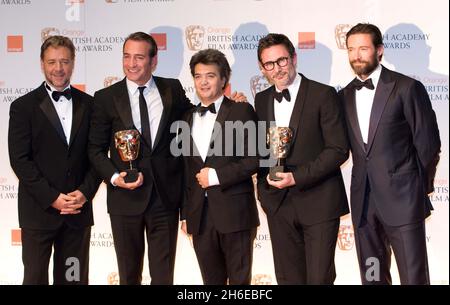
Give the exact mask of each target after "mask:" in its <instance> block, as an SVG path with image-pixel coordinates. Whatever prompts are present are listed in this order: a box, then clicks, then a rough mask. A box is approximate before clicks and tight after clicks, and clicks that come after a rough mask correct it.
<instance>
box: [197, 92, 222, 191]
mask: <svg viewBox="0 0 450 305" xmlns="http://www.w3.org/2000/svg"><path fill="white" fill-rule="evenodd" d="M222 100H223V95H222V96H221V97H219V98H218V99H217V100H216V101H215V102H214V107H215V108H216V113H212V112H211V111H207V112H206V113H205V114H204V115H203V116H200V114H199V113H198V112H194V115H193V117H192V131H191V134H192V139H194V143H195V146H196V147H197V149H198V152H199V154H200V157H201V158H202V160H203V162H204V161H205V160H206V157H207V155H208V151H209V145H210V142H211V136H212V132H213V129H214V123H215V122H216V118H217V114H218V113H219V109H220V106H221V105H222ZM201 105H202V106H206V105H205V104H203V103H201ZM208 182H209V185H210V186H213V185H219V184H220V182H219V178H218V177H217V173H216V170H215V169H214V168H210V169H209V171H208Z"/></svg>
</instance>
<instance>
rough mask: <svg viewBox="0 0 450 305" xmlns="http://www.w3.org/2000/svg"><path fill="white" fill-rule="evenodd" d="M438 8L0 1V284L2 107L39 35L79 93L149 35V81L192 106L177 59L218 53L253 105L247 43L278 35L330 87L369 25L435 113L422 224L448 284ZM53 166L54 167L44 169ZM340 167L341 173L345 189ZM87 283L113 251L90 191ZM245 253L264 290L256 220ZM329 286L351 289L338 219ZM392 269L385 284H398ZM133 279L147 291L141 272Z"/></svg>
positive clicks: (444, 24)
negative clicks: (163, 83)
mask: <svg viewBox="0 0 450 305" xmlns="http://www.w3.org/2000/svg"><path fill="white" fill-rule="evenodd" d="M448 20H449V13H448V1H447V0H430V1H413V2H411V1H407V0H399V1H394V2H393V1H388V0H364V1H361V0H346V1H331V0H329V1H328V0H315V1H305V0H301V1H298V0H196V1H187V0H96V1H89V0H66V1H65V0H45V1H42V0H39V1H38V0H0V160H1V161H0V284H19V283H21V281H22V273H23V266H22V261H21V246H20V230H19V225H18V218H17V185H18V181H17V178H16V176H15V174H14V173H13V171H12V170H11V168H10V165H9V159H8V158H9V157H8V149H7V129H8V119H9V116H8V113H9V107H10V104H11V102H12V101H13V100H14V99H16V98H17V97H19V96H21V95H23V94H25V93H27V92H29V91H30V90H33V89H34V88H36V87H37V86H39V85H40V83H41V82H42V80H43V75H42V73H41V71H40V62H39V50H40V45H41V43H42V41H43V39H45V38H46V37H48V36H49V35H54V34H61V35H65V36H68V37H70V38H71V39H72V40H73V42H74V44H75V46H76V51H77V53H76V54H77V55H76V67H75V72H74V75H73V78H72V83H73V85H74V86H76V87H78V88H81V89H82V90H84V91H86V92H87V93H89V94H93V93H94V92H95V91H96V90H99V89H101V88H104V87H106V86H109V85H111V84H113V83H114V82H116V81H118V80H120V79H122V77H123V73H122V65H121V56H122V44H123V41H124V38H125V37H126V36H127V35H128V34H129V33H131V32H135V31H145V32H147V33H151V34H152V35H153V36H154V37H155V39H156V40H157V42H158V45H159V55H158V56H159V63H158V67H157V69H156V71H155V74H156V75H159V76H165V77H173V78H178V79H180V81H181V82H182V84H183V85H184V88H185V90H186V92H187V94H188V96H189V97H190V98H191V100H192V101H193V102H194V103H195V101H196V98H195V96H194V95H195V94H194V89H193V81H192V78H191V76H190V72H189V67H188V63H189V60H190V58H191V56H192V55H193V54H194V53H195V52H196V51H197V50H200V49H205V48H215V49H218V50H220V51H222V52H224V53H225V54H226V56H227V58H228V60H229V62H230V64H231V67H232V71H233V72H232V73H233V74H232V78H231V90H232V91H234V90H238V91H242V92H244V93H245V94H246V96H247V97H248V99H249V101H250V103H253V98H254V95H255V93H257V92H259V91H261V90H263V89H265V88H266V87H267V86H268V84H267V81H266V80H265V79H264V78H263V77H262V76H261V73H260V71H259V68H258V65H257V56H256V49H257V43H258V40H259V39H260V38H261V37H262V36H264V35H265V34H267V33H269V32H279V33H284V34H286V35H287V36H288V37H289V38H290V39H291V40H292V42H293V43H294V44H295V46H296V51H297V54H298V59H299V60H298V67H297V69H298V71H301V72H302V73H304V74H305V75H306V76H307V77H309V78H312V79H314V80H317V81H320V82H323V83H326V84H330V85H331V86H333V87H335V88H336V89H339V88H342V87H343V86H345V85H346V84H347V83H348V82H350V81H351V79H352V78H353V74H352V71H351V69H350V67H349V63H348V60H347V54H346V50H345V47H344V40H345V33H346V31H348V29H349V28H350V27H351V26H352V25H354V24H356V23H358V22H372V23H374V24H376V25H378V26H379V27H380V29H381V30H382V32H383V33H384V44H385V56H384V58H383V61H382V63H383V64H384V65H385V66H386V67H388V68H391V69H393V70H397V71H400V72H402V73H405V74H407V75H410V76H412V77H414V78H416V79H418V80H420V81H422V82H423V83H424V85H425V86H426V88H427V90H428V94H429V96H430V99H431V101H432V104H433V108H434V110H435V112H436V115H437V119H438V123H439V128H440V133H441V139H442V153H441V161H440V163H439V167H438V171H437V175H436V181H435V192H434V194H433V195H432V196H431V200H432V202H433V205H434V212H433V214H432V216H431V217H429V218H428V219H427V221H426V227H427V246H428V257H429V263H430V274H431V281H432V283H433V284H448V280H449V275H448V270H449V268H448V262H449V236H448V235H449V234H448V233H449V227H448V225H449V208H448V203H449V202H448V178H449V177H448V172H449V171H448V155H449V152H448V147H449V145H448V126H449V118H448V115H449V114H448V68H449V66H448V54H449V43H448V41H449V40H448V37H449V36H448V35H449V33H448V32H449V24H448ZM55 166H58V165H57V164H55ZM351 168H352V164H351V160H349V161H347V162H346V163H345V164H344V165H343V166H342V172H343V174H344V178H345V182H346V188H347V190H349V183H350V179H349V178H350V172H351ZM94 217H95V226H94V227H93V229H92V236H91V250H90V251H91V252H90V282H91V283H94V284H117V283H118V275H117V265H116V258H115V253H114V243H113V238H112V234H111V229H110V222H109V217H108V214H107V212H106V192H105V186H104V185H102V187H101V188H100V190H99V192H98V194H97V195H96V197H95V200H94ZM260 218H261V225H260V227H259V228H258V234H257V237H256V240H255V245H254V265H253V280H252V282H253V283H254V284H276V279H275V275H274V268H273V262H272V251H271V241H270V235H269V232H268V228H267V221H266V217H265V215H264V212H263V211H262V210H261V209H260ZM336 269H337V270H336V272H337V278H336V284H359V283H360V279H359V271H358V266H357V258H356V252H355V245H354V235H353V228H352V225H351V219H350V215H347V216H344V217H342V219H341V227H340V232H339V238H338V243H337V247H336ZM396 270H397V269H396V265H395V261H394V264H393V266H392V272H393V281H394V283H399V279H398V273H397V271H396ZM143 279H144V280H143V282H144V283H149V282H150V277H149V273H148V268H147V264H146V265H145V266H144V276H143ZM175 283H176V284H201V283H202V281H201V276H200V272H199V268H198V264H197V260H196V257H195V253H194V250H193V248H192V244H191V243H190V240H189V239H188V238H187V237H186V236H185V235H184V234H183V233H182V232H181V231H180V234H179V236H178V247H177V258H176V266H175Z"/></svg>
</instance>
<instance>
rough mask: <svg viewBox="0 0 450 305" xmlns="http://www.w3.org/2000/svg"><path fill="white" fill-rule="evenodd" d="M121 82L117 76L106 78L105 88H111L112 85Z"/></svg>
mask: <svg viewBox="0 0 450 305" xmlns="http://www.w3.org/2000/svg"><path fill="white" fill-rule="evenodd" d="M119 80H120V78H119V77H117V76H107V77H105V80H104V81H103V88H106V87H109V86H111V85H112V84H115V83H117V82H118V81H119Z"/></svg>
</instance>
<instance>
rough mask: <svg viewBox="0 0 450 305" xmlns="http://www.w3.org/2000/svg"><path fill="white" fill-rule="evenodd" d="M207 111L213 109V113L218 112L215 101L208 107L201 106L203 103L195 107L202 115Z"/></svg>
mask: <svg viewBox="0 0 450 305" xmlns="http://www.w3.org/2000/svg"><path fill="white" fill-rule="evenodd" d="M207 111H211V113H216V106H214V103H212V104H210V105H209V106H208V107H205V106H201V104H198V105H197V107H196V108H195V112H198V114H200V116H204V115H205V113H206V112H207Z"/></svg>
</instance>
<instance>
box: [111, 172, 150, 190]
mask: <svg viewBox="0 0 450 305" xmlns="http://www.w3.org/2000/svg"><path fill="white" fill-rule="evenodd" d="M126 175H127V173H126V172H121V173H120V174H119V176H118V177H117V178H116V180H114V184H115V185H116V186H118V187H121V188H124V189H127V190H134V189H136V188H138V187H140V186H141V185H142V183H144V175H142V173H139V175H138V178H137V180H136V181H134V182H128V183H126V182H125V180H124V179H123V178H124V177H125V176H126Z"/></svg>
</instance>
